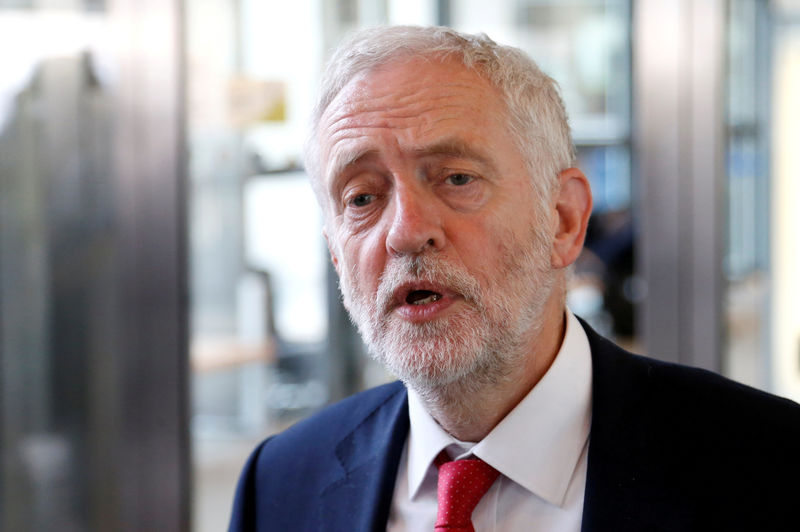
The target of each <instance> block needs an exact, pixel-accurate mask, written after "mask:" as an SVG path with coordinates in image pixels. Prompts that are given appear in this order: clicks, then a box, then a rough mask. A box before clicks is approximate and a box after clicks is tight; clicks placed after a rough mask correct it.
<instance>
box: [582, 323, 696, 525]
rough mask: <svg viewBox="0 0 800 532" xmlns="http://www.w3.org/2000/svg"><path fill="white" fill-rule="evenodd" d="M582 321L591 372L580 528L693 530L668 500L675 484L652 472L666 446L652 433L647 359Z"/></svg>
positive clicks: (652, 403) (688, 519) (651, 401)
mask: <svg viewBox="0 0 800 532" xmlns="http://www.w3.org/2000/svg"><path fill="white" fill-rule="evenodd" d="M581 323H582V324H583V326H584V329H586V334H587V336H588V337H589V344H590V347H591V350H592V375H593V380H592V429H591V435H590V440H589V462H588V472H587V477H586V492H585V498H584V500H585V502H584V508H583V526H582V527H581V530H582V532H597V531H616V530H653V531H671V530H688V529H691V524H690V521H691V519H690V518H689V516H687V515H684V514H683V513H682V512H681V511H680V510H677V508H678V506H677V505H674V504H671V503H670V495H669V494H670V493H671V492H672V491H673V490H674V489H675V487H674V486H663V485H660V484H661V483H663V482H662V481H661V480H658V479H663V478H664V476H663V475H661V474H659V472H658V471H656V469H657V468H658V467H659V463H661V460H658V456H659V455H660V454H661V453H666V452H669V449H660V447H661V445H660V442H659V441H657V439H654V438H652V437H651V436H652V435H653V433H654V431H653V423H655V422H657V421H656V420H653V413H654V411H657V410H656V409H653V405H654V401H657V400H658V398H656V397H653V394H652V393H651V388H650V386H649V384H650V383H649V377H650V371H651V368H650V366H649V364H648V362H647V359H644V358H642V357H636V356H634V355H631V354H629V353H627V352H625V351H623V350H622V349H620V348H619V347H617V346H616V345H614V344H613V343H611V342H610V341H608V340H606V339H605V338H603V337H601V336H599V335H598V334H597V333H595V332H594V331H593V330H592V329H591V328H590V327H589V326H588V325H586V323H585V322H581ZM654 458H656V459H655V460H654ZM678 489H680V488H679V487H678Z"/></svg>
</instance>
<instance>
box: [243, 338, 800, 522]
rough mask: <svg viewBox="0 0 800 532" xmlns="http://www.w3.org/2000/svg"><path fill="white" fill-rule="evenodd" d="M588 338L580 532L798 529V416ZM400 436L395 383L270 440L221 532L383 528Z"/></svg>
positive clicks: (404, 426) (692, 372)
mask: <svg viewBox="0 0 800 532" xmlns="http://www.w3.org/2000/svg"><path fill="white" fill-rule="evenodd" d="M585 328H586V330H587V335H588V337H589V343H590V346H591V350H592V368H593V369H592V373H593V391H592V428H591V435H590V440H589V461H588V473H587V478H586V493H585V503H584V509H583V525H582V530H583V531H584V532H590V531H613V532H621V531H629V530H630V531H634V530H635V531H640V530H641V531H684V530H697V531H711V530H726V531H734V530H736V531H738V530H753V531H756V530H757V531H771V530H787V531H788V530H792V531H798V530H800V437H799V436H800V406H798V405H797V404H795V403H793V402H791V401H788V400H784V399H780V398H777V397H774V396H771V395H769V394H766V393H763V392H760V391H757V390H754V389H752V388H748V387H746V386H743V385H740V384H737V383H734V382H732V381H729V380H727V379H724V378H722V377H720V376H718V375H715V374H712V373H709V372H707V371H703V370H697V369H690V368H686V367H682V366H678V365H674V364H667V363H663V362H658V361H656V360H652V359H648V358H644V357H640V356H636V355H631V354H629V353H626V352H625V351H623V350H621V349H620V348H619V347H617V346H616V345H614V344H612V343H611V342H609V341H608V340H606V339H604V338H602V337H600V336H599V335H597V334H596V333H595V332H593V331H592V330H591V329H590V328H589V327H587V326H585ZM408 425H409V422H408V409H407V395H406V390H405V387H404V386H403V385H402V384H401V383H392V384H387V385H384V386H381V387H378V388H374V389H371V390H368V391H366V392H363V393H360V394H358V395H355V396H353V397H350V398H348V399H345V400H344V401H342V402H340V403H337V404H335V405H332V406H330V407H328V408H327V409H325V410H323V411H322V412H320V413H318V414H316V415H314V416H312V417H311V418H309V419H307V420H305V421H302V422H299V423H297V424H296V425H294V426H293V427H292V428H290V429H288V430H287V431H285V432H283V433H282V434H279V435H277V436H275V437H273V438H270V439H268V440H266V441H265V442H263V443H262V444H261V445H260V446H259V447H258V448H257V449H256V450H255V451H254V452H253V454H252V456H251V457H250V459H249V460H248V462H247V464H246V465H245V468H244V471H243V472H242V476H241V479H240V481H239V486H238V488H237V491H236V497H235V501H234V506H233V515H232V518H231V525H230V530H231V531H237V532H238V531H256V530H257V531H281V532H286V531H290V532H300V531H337V532H338V531H342V532H344V531H347V532H351V531H352V532H356V531H372V530H375V531H377V530H385V529H386V522H387V519H388V516H389V508H390V505H391V500H392V492H393V489H394V483H395V477H396V474H397V466H398V462H399V460H400V455H401V453H402V450H403V446H404V444H405V441H406V436H407V434H408Z"/></svg>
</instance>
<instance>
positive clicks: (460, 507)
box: [434, 451, 500, 532]
mask: <svg viewBox="0 0 800 532" xmlns="http://www.w3.org/2000/svg"><path fill="white" fill-rule="evenodd" d="M442 456H444V451H442V454H441V455H439V458H437V460H436V465H438V466H439V481H438V486H437V496H438V499H439V508H438V511H437V516H436V526H435V527H434V531H435V532H475V529H474V528H473V527H472V512H473V510H475V507H476V506H477V505H478V502H479V501H480V500H481V498H482V497H483V496H484V494H485V493H486V492H487V491H488V490H489V488H490V487H491V486H492V483H494V481H495V479H496V478H497V476H498V475H499V474H500V473H499V472H498V471H497V470H496V469H495V468H493V467H492V466H490V465H489V464H487V463H486V462H484V461H483V460H481V459H478V458H476V459H470V460H456V461H445V460H447V458H444V459H442Z"/></svg>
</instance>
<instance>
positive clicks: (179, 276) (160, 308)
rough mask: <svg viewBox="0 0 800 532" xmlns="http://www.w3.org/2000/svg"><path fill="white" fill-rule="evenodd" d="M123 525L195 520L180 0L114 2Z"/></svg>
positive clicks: (164, 525)
mask: <svg viewBox="0 0 800 532" xmlns="http://www.w3.org/2000/svg"><path fill="white" fill-rule="evenodd" d="M112 5H113V8H112V11H111V15H112V16H113V17H114V20H115V22H116V24H117V27H118V30H119V43H120V49H119V63H120V79H119V88H118V90H119V93H118V94H119V98H118V102H117V108H116V112H117V118H118V120H117V135H116V138H115V144H116V153H115V155H116V164H117V172H116V173H117V182H116V186H117V198H118V201H119V203H118V209H119V213H120V222H119V223H120V240H121V241H122V242H124V248H123V249H121V251H120V268H119V276H118V280H117V282H118V286H119V289H120V295H119V305H120V307H119V315H120V317H121V319H120V323H119V325H118V326H119V329H120V336H121V338H122V350H123V351H122V353H120V356H119V360H120V361H119V364H118V371H119V382H120V389H119V404H120V416H121V419H122V421H121V422H120V441H119V446H118V451H117V452H118V457H117V461H116V463H117V467H118V470H117V472H118V475H119V478H120V479H121V481H122V482H121V485H120V496H119V505H120V508H119V515H120V528H119V529H120V530H184V531H185V530H188V529H189V520H190V518H189V508H190V504H189V501H190V499H189V486H190V482H189V479H190V460H189V431H188V405H187V396H188V390H187V388H188V384H187V380H188V378H189V372H188V367H187V366H188V364H187V357H188V355H187V331H186V316H187V304H186V303H187V295H186V283H187V272H186V249H185V248H186V230H185V227H184V223H185V222H184V221H185V218H186V216H185V202H186V191H185V168H184V145H185V143H184V140H183V124H184V116H183V105H184V103H183V95H184V91H183V77H182V71H183V65H182V57H183V50H182V42H183V35H182V23H181V20H182V13H181V10H182V7H183V6H182V3H181V2H180V0H172V1H167V2H164V1H161V0H114V1H113V3H112Z"/></svg>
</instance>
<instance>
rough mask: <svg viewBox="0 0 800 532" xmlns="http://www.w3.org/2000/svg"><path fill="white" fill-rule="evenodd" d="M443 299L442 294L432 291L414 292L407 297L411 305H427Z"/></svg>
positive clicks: (407, 301)
mask: <svg viewBox="0 0 800 532" xmlns="http://www.w3.org/2000/svg"><path fill="white" fill-rule="evenodd" d="M440 299H442V294H439V293H437V292H433V291H431V290H412V291H411V292H409V293H408V295H407V296H406V303H408V304H409V305H426V304H428V303H433V302H435V301H439V300H440Z"/></svg>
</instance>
